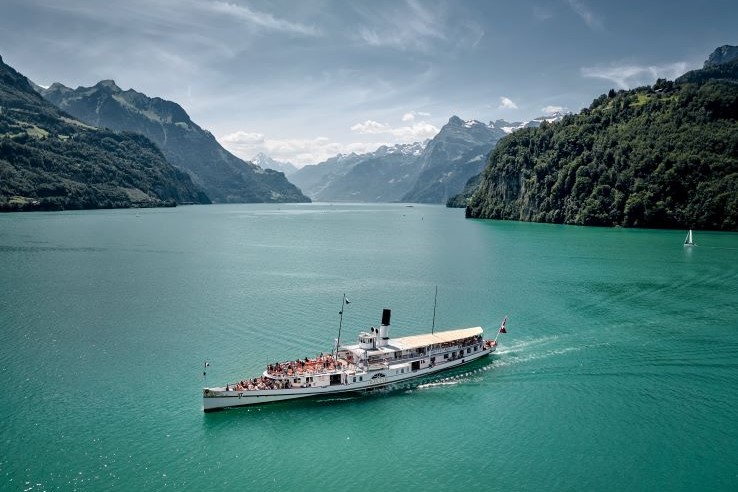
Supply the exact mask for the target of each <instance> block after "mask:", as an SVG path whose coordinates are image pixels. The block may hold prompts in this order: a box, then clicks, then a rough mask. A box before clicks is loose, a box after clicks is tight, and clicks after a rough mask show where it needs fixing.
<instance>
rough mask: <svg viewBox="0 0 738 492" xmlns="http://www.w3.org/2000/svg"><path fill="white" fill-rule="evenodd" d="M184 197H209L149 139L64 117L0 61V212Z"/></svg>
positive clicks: (157, 203)
mask: <svg viewBox="0 0 738 492" xmlns="http://www.w3.org/2000/svg"><path fill="white" fill-rule="evenodd" d="M185 202H194V203H209V202H210V201H209V200H208V198H207V196H205V194H204V193H203V192H202V191H201V190H199V189H198V188H197V187H196V186H195V185H194V184H193V183H192V181H191V179H190V177H189V176H188V175H187V174H185V173H184V172H182V171H180V170H178V169H175V168H174V167H173V166H172V165H171V164H169V163H168V162H167V161H166V159H165V158H164V156H163V155H162V153H161V151H160V150H159V149H158V148H157V147H156V146H155V145H154V144H153V143H152V142H151V141H150V140H148V139H147V138H146V137H143V136H141V135H136V134H131V133H126V132H123V133H115V132H112V131H110V130H101V129H98V128H95V127H92V126H89V125H86V124H84V123H82V122H81V121H77V120H75V119H73V118H71V117H70V116H69V115H68V114H66V113H63V112H61V111H59V109H58V108H57V107H56V106H54V105H53V104H51V103H49V102H47V101H45V100H44V99H43V98H42V97H41V96H40V95H39V94H38V93H37V92H36V91H35V90H34V89H33V87H32V86H31V83H30V82H29V81H28V79H27V78H26V77H24V76H23V75H21V74H20V73H18V72H16V71H15V70H14V69H13V68H11V67H9V66H8V65H6V64H5V63H3V61H2V58H0V210H62V209H89V208H112V207H131V206H162V205H174V204H176V203H185Z"/></svg>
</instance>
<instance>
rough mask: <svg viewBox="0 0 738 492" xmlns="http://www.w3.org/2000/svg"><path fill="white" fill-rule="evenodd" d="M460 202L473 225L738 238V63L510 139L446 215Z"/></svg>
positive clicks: (626, 95) (607, 98) (608, 98)
mask: <svg viewBox="0 0 738 492" xmlns="http://www.w3.org/2000/svg"><path fill="white" fill-rule="evenodd" d="M472 184H473V183H472ZM467 193H469V191H467ZM464 202H466V203H468V204H467V207H466V216H467V217H479V218H497V219H513V220H525V221H537V222H553V223H565V224H581V225H600V226H613V225H622V226H626V227H653V228H688V227H692V228H697V229H714V230H738V60H734V61H731V62H729V63H725V64H720V65H717V66H714V65H713V66H709V67H708V66H706V67H705V68H704V69H702V70H695V71H692V72H690V73H688V74H685V75H684V76H682V77H680V78H679V79H677V80H676V81H675V82H671V81H666V80H663V79H660V80H658V81H657V82H656V84H654V85H653V86H647V87H639V88H637V89H633V90H628V91H625V90H621V91H617V92H616V91H614V90H611V91H610V92H609V93H608V94H604V95H602V96H600V97H598V98H597V99H595V100H594V101H593V102H592V104H591V105H590V106H589V108H586V109H583V110H582V111H581V113H580V114H578V115H569V116H567V117H565V118H564V119H563V120H562V121H560V122H558V123H555V124H543V125H541V126H540V127H539V128H533V129H523V130H520V131H517V132H515V133H513V134H511V135H509V136H507V137H505V138H504V139H502V140H501V141H500V142H499V143H498V144H497V147H496V148H495V150H494V151H493V152H492V153H491V154H490V156H489V160H488V164H487V167H486V168H485V170H484V171H483V173H482V174H481V178H480V183H479V185H478V186H477V187H476V188H475V191H474V192H473V194H471V196H470V197H469V198H468V200H467V199H466V198H465V197H464V196H461V197H457V198H455V199H452V201H451V202H450V203H449V205H454V204H456V205H458V204H463V203H464Z"/></svg>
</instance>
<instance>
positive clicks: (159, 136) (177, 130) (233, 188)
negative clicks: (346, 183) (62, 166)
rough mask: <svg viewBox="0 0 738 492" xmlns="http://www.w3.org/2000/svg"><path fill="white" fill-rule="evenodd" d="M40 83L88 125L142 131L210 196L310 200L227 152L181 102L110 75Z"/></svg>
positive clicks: (55, 100) (277, 177) (219, 198)
mask: <svg viewBox="0 0 738 492" xmlns="http://www.w3.org/2000/svg"><path fill="white" fill-rule="evenodd" d="M38 89H39V90H40V93H41V95H42V96H43V97H44V98H45V99H46V100H48V101H50V102H52V103H53V104H55V105H56V106H58V107H59V108H60V109H62V110H63V111H65V112H67V113H69V114H71V115H72V116H74V117H75V118H78V119H79V120H81V121H83V122H85V123H87V124H89V125H93V126H97V127H105V128H111V129H113V130H117V131H130V132H135V133H140V134H142V135H145V136H146V137H147V138H149V139H151V140H152V141H153V142H154V143H156V145H157V146H158V147H159V148H160V149H161V151H162V152H163V153H164V155H165V156H166V158H167V160H169V162H171V163H172V164H174V165H175V166H176V167H178V168H179V169H182V170H183V171H185V172H187V173H188V174H189V175H190V176H191V177H192V180H193V181H194V182H195V183H196V184H197V185H199V186H200V187H201V188H202V189H204V190H205V192H206V193H207V194H208V196H210V198H211V199H212V200H213V201H214V202H221V203H245V202H305V201H309V199H308V198H307V197H305V196H304V195H303V194H302V193H301V192H300V190H299V189H297V188H296V187H295V186H294V185H292V184H291V183H290V182H289V181H287V179H286V178H285V176H284V175H283V174H282V173H280V172H277V171H273V170H264V169H262V168H260V167H259V166H257V165H255V164H253V163H250V162H245V161H243V160H241V159H239V158H238V157H236V156H234V155H232V154H231V153H229V152H228V151H227V150H225V149H224V148H223V147H222V146H221V145H220V144H219V143H218V142H217V141H216V140H215V137H213V135H212V134H211V133H210V132H208V131H206V130H203V129H202V128H200V127H199V126H198V125H197V124H195V123H194V122H193V121H192V120H191V119H190V117H189V116H188V115H187V113H186V112H185V110H184V109H182V107H181V106H180V105H179V104H176V103H174V102H171V101H166V100H164V99H161V98H158V97H154V98H150V97H148V96H146V95H145V94H142V93H140V92H136V91H134V90H132V89H129V90H127V91H123V90H122V89H121V88H120V87H118V86H117V85H116V84H115V82H113V81H112V80H103V81H101V82H99V83H97V84H96V85H94V86H93V87H78V88H77V89H70V88H69V87H65V86H63V85H62V84H59V83H55V84H52V85H51V87H49V88H48V89H42V88H38Z"/></svg>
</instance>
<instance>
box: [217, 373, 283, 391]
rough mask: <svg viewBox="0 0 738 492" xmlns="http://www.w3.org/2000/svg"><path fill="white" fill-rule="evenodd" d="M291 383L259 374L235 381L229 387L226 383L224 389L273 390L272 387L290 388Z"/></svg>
mask: <svg viewBox="0 0 738 492" xmlns="http://www.w3.org/2000/svg"><path fill="white" fill-rule="evenodd" d="M291 387H292V385H291V384H290V382H289V381H287V380H284V381H279V380H274V379H269V378H265V377H264V376H261V377H259V378H254V379H246V380H245V381H239V382H237V383H236V384H235V385H234V386H233V388H232V389H231V387H230V385H226V391H256V390H273V389H285V388H291Z"/></svg>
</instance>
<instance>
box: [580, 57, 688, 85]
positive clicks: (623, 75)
mask: <svg viewBox="0 0 738 492" xmlns="http://www.w3.org/2000/svg"><path fill="white" fill-rule="evenodd" d="M686 71H687V63H686V62H676V63H669V64H666V65H649V66H642V65H611V66H609V67H584V68H582V69H581V72H582V76H584V77H592V78H599V79H605V80H609V81H611V82H613V83H614V84H615V85H616V86H617V87H618V88H620V89H630V88H631V87H638V86H641V85H646V84H652V83H653V82H655V81H656V79H659V78H665V79H670V80H673V79H674V78H676V77H678V76H679V75H681V74H683V73H684V72H686Z"/></svg>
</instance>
